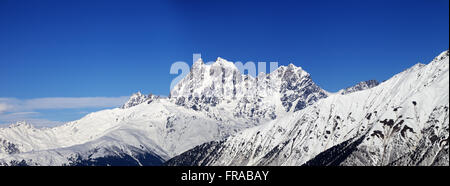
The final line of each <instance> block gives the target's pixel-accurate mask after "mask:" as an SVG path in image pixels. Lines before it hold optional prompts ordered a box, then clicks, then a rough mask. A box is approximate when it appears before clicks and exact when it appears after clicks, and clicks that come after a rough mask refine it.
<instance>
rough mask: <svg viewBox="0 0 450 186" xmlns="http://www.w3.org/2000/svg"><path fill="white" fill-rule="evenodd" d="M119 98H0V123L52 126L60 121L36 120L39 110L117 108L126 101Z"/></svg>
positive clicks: (123, 97) (124, 97)
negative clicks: (23, 122)
mask: <svg viewBox="0 0 450 186" xmlns="http://www.w3.org/2000/svg"><path fill="white" fill-rule="evenodd" d="M128 98H129V97H128V96H121V97H48V98H34V99H17V98H0V123H5V124H9V123H15V122H17V121H27V122H30V123H32V124H33V125H35V126H54V125H58V124H61V123H63V122H60V121H51V120H47V119H41V118H36V117H37V116H39V115H40V113H39V110H51V109H87V108H91V109H92V108H99V109H101V108H111V107H118V106H120V105H122V104H123V103H125V102H126V101H127V100H128Z"/></svg>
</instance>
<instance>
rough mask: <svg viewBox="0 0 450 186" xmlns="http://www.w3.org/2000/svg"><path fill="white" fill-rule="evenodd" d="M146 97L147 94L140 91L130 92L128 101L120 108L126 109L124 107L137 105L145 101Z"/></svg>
mask: <svg viewBox="0 0 450 186" xmlns="http://www.w3.org/2000/svg"><path fill="white" fill-rule="evenodd" d="M147 99H148V96H146V95H143V94H142V93H141V92H140V91H138V92H136V93H134V94H132V95H131V96H130V99H128V101H127V102H126V103H125V104H123V105H122V106H121V107H120V108H122V109H126V108H130V107H134V106H136V105H139V104H141V103H143V102H145V101H146V100H147Z"/></svg>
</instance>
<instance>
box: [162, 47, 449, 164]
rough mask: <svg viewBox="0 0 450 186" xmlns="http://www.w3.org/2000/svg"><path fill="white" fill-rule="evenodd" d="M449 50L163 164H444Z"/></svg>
mask: <svg viewBox="0 0 450 186" xmlns="http://www.w3.org/2000/svg"><path fill="white" fill-rule="evenodd" d="M448 108H449V52H448V51H445V52H443V53H441V54H440V55H439V56H437V57H436V58H435V59H434V60H433V61H432V62H430V63H429V64H428V65H423V64H417V65H414V66H413V67H411V68H409V69H407V70H405V71H403V72H401V73H399V74H397V75H395V76H393V77H392V78H390V79H389V80H387V81H385V82H383V83H381V84H379V85H378V86H376V87H373V88H371V89H366V90H363V91H358V92H352V93H349V94H345V95H342V94H332V95H330V96H329V97H327V98H325V99H321V100H319V101H318V102H316V103H315V104H313V105H311V106H308V107H306V108H305V109H303V110H300V111H298V112H295V113H293V114H289V115H286V116H285V117H281V118H277V119H276V120H273V121H270V122H268V123H266V124H263V125H259V126H256V127H253V128H249V129H246V130H243V131H240V132H239V133H237V134H235V135H233V136H230V137H228V138H226V139H224V140H217V141H213V142H209V143H205V144H202V145H199V146H197V147H195V148H193V149H191V150H189V151H187V152H185V153H183V154H181V155H179V156H176V157H174V158H172V159H171V160H169V161H168V162H166V164H167V165H447V166H448V165H449V159H448V157H449V151H448V149H449V141H448V136H449V133H448V132H449V120H448V116H449V113H448Z"/></svg>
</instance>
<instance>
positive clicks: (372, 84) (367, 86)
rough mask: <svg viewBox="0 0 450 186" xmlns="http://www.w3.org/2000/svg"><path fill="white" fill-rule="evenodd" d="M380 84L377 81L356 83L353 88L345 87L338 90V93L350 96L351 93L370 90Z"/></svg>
mask: <svg viewBox="0 0 450 186" xmlns="http://www.w3.org/2000/svg"><path fill="white" fill-rule="evenodd" d="M379 84H380V83H379V82H378V81H377V80H367V81H361V82H359V83H357V84H356V85H354V86H351V87H347V88H345V89H343V90H340V91H339V93H340V94H342V95H344V94H350V93H353V92H358V91H361V90H366V89H370V88H373V87H376V86H378V85H379Z"/></svg>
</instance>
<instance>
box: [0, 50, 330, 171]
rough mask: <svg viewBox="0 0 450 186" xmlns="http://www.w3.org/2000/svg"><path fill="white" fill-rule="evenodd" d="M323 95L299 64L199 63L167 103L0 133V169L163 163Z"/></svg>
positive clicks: (144, 102)
mask: <svg viewBox="0 0 450 186" xmlns="http://www.w3.org/2000/svg"><path fill="white" fill-rule="evenodd" d="M326 96H327V93H326V92H325V91H324V90H322V89H321V88H319V87H318V86H317V85H316V84H315V83H314V82H313V81H312V79H311V78H310V75H309V74H308V73H307V72H306V71H304V70H302V69H301V68H300V67H295V66H294V65H289V66H288V67H280V68H278V69H277V70H275V71H274V72H272V73H270V74H263V73H262V74H259V76H258V77H251V76H248V75H242V74H241V73H240V72H239V70H238V69H237V68H236V66H235V65H234V64H233V63H231V62H228V61H226V60H224V59H222V58H218V59H217V61H216V62H215V63H213V64H211V65H206V64H203V62H202V61H201V60H199V61H197V62H196V63H195V64H194V65H193V67H192V69H191V72H190V73H189V75H188V76H186V77H185V78H184V79H183V80H181V81H180V83H178V84H177V85H176V86H175V87H174V89H173V90H172V91H171V93H170V97H168V98H160V97H158V96H154V95H143V94H141V93H140V92H138V93H136V94H133V95H132V96H131V97H130V99H129V100H128V101H127V102H126V103H125V104H124V105H123V106H122V107H120V108H116V109H109V110H103V111H99V112H94V113H91V114H88V115H87V116H85V117H83V118H81V119H80V120H77V121H73V122H69V123H67V124H64V125H62V126H58V127H54V128H34V127H33V126H32V125H30V124H27V123H17V124H15V125H11V126H9V127H7V128H0V142H1V143H0V164H3V165H25V164H26V165H159V164H162V163H163V162H164V161H166V160H168V159H170V158H172V157H174V156H176V155H179V154H180V153H182V152H185V151H187V150H189V149H191V148H193V147H194V146H196V145H200V144H202V143H205V142H209V141H214V140H220V139H224V138H226V137H228V136H230V135H231V134H234V133H236V132H238V131H241V130H243V129H245V128H249V127H254V126H257V125H259V124H261V123H266V122H269V121H272V120H274V119H276V118H279V117H284V116H285V115H289V114H291V113H293V112H295V111H298V110H301V109H303V108H305V107H307V106H308V105H311V104H313V103H314V102H316V101H318V100H319V99H321V98H325V97H326Z"/></svg>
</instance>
